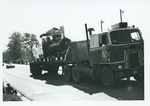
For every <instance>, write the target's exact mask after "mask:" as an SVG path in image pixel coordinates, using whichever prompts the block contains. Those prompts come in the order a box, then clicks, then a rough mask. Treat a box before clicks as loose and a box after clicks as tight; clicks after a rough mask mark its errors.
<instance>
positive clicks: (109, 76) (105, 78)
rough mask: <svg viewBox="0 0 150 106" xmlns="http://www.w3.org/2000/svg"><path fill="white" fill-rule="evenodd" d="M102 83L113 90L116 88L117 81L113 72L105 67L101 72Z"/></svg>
mask: <svg viewBox="0 0 150 106" xmlns="http://www.w3.org/2000/svg"><path fill="white" fill-rule="evenodd" d="M101 81H102V83H103V85H104V86H105V87H108V88H111V87H113V86H114V83H115V79H114V74H113V72H112V70H111V69H110V68H108V67H104V68H103V69H102V71H101Z"/></svg>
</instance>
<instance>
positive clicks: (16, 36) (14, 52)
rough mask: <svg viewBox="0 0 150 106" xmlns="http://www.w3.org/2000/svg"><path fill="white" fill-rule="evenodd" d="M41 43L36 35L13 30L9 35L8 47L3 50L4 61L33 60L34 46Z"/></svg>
mask: <svg viewBox="0 0 150 106" xmlns="http://www.w3.org/2000/svg"><path fill="white" fill-rule="evenodd" d="M37 44H39V41H38V40H37V39H36V35H34V34H29V33H25V34H24V35H22V34H21V33H20V32H13V33H12V34H11V36H10V37H9V43H8V45H7V47H8V49H7V50H6V51H4V52H3V61H4V62H17V61H21V60H32V59H33V53H32V48H33V46H34V45H37Z"/></svg>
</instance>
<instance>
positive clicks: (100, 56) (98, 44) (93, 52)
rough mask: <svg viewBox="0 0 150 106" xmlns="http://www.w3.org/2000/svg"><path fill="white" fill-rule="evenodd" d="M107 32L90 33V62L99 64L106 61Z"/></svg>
mask: <svg viewBox="0 0 150 106" xmlns="http://www.w3.org/2000/svg"><path fill="white" fill-rule="evenodd" d="M107 49H108V39H107V34H106V33H103V34H97V35H92V36H91V39H90V52H89V54H90V63H91V64H100V63H103V62H106V60H107V57H108V53H107Z"/></svg>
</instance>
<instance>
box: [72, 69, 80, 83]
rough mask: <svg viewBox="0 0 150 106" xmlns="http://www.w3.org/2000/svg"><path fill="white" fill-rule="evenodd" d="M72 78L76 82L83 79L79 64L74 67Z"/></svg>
mask: <svg viewBox="0 0 150 106" xmlns="http://www.w3.org/2000/svg"><path fill="white" fill-rule="evenodd" d="M72 79H73V81H74V82H80V81H81V73H80V72H79V70H78V67H77V66H74V67H73V68H72Z"/></svg>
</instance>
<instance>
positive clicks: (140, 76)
mask: <svg viewBox="0 0 150 106" xmlns="http://www.w3.org/2000/svg"><path fill="white" fill-rule="evenodd" d="M133 77H134V79H135V80H136V81H138V82H143V81H144V73H140V74H135V75H134V76H133Z"/></svg>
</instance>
